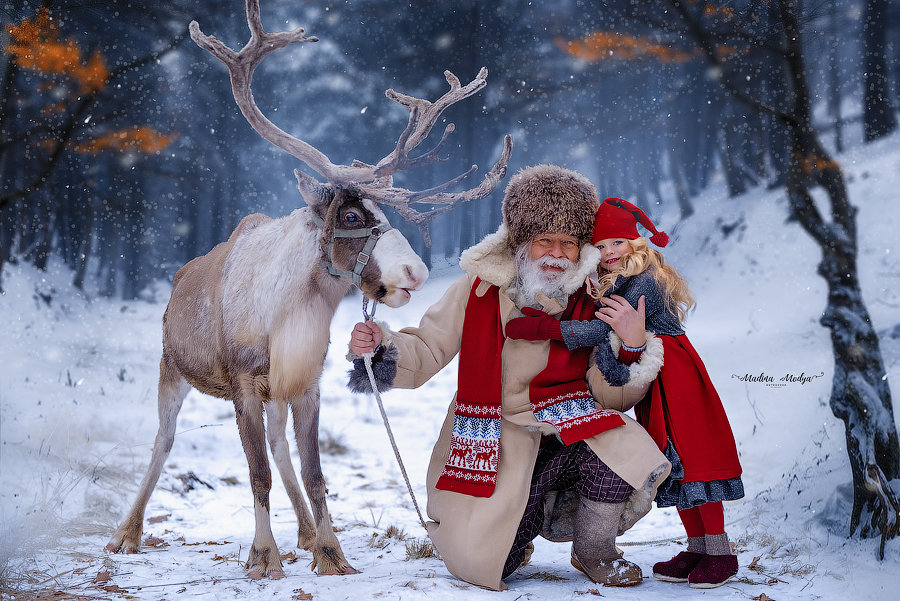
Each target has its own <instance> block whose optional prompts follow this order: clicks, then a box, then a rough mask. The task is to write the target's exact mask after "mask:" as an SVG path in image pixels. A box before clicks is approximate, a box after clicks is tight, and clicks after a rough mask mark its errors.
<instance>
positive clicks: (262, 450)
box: [234, 376, 284, 580]
mask: <svg viewBox="0 0 900 601" xmlns="http://www.w3.org/2000/svg"><path fill="white" fill-rule="evenodd" d="M237 380H238V382H237V385H236V386H234V390H235V391H236V394H235V400H234V413H235V416H236V418H237V425H238V432H239V433H240V435H241V444H242V445H243V446H244V454H245V455H246V456H247V465H248V466H249V467H250V488H251V490H252V491H253V512H254V515H255V516H256V533H255V534H254V536H253V545H252V546H251V547H250V554H249V556H248V557H247V563H246V565H244V569H246V570H247V577H248V578H251V579H253V580H259V579H260V578H262V577H263V576H269V577H270V578H272V579H278V578H284V570H283V569H282V567H281V556H280V555H279V553H278V546H277V545H276V544H275V537H274V536H273V535H272V523H271V520H270V517H269V491H270V490H271V489H272V472H271V470H270V469H269V456H268V454H267V453H266V428H265V425H264V423H263V402H262V398H261V397H260V396H259V395H257V394H256V392H255V391H254V389H253V384H252V379H251V378H250V377H249V376H248V377H246V378H242V377H240V376H239V377H238V378H237Z"/></svg>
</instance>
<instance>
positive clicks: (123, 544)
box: [104, 537, 141, 555]
mask: <svg viewBox="0 0 900 601" xmlns="http://www.w3.org/2000/svg"><path fill="white" fill-rule="evenodd" d="M138 540H139V541H140V538H138ZM104 549H105V550H106V551H109V552H110V553H125V554H127V555H134V554H135V553H140V552H141V543H140V542H137V543H135V542H128V541H127V540H126V539H124V538H122V539H119V538H118V537H113V539H112V540H111V541H109V542H108V543H106V546H105V547H104Z"/></svg>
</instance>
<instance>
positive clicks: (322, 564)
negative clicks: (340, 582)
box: [312, 547, 359, 576]
mask: <svg viewBox="0 0 900 601" xmlns="http://www.w3.org/2000/svg"><path fill="white" fill-rule="evenodd" d="M316 566H318V570H316ZM312 568H313V569H314V570H316V574H318V575H319V576H346V575H349V574H359V570H357V569H356V568H354V567H353V566H351V565H350V564H349V563H348V562H347V560H346V559H345V558H344V554H343V553H342V552H341V550H340V548H337V549H335V548H332V547H321V548H319V549H318V550H314V551H313V562H312Z"/></svg>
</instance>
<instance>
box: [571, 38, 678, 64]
mask: <svg viewBox="0 0 900 601" xmlns="http://www.w3.org/2000/svg"><path fill="white" fill-rule="evenodd" d="M555 42H556V45H557V46H559V47H560V48H562V49H563V50H564V51H565V52H567V53H569V54H571V55H572V56H574V57H577V58H580V59H582V60H586V61H588V62H597V61H602V60H609V59H620V60H632V59H637V58H653V59H656V60H658V61H660V62H664V63H674V62H687V61H689V60H691V59H692V58H694V56H693V55H690V54H688V53H686V52H682V51H680V50H674V49H672V48H669V47H667V46H663V45H662V44H657V43H654V42H651V41H649V40H647V39H644V38H639V37H635V36H631V35H626V34H622V33H616V32H612V31H595V32H594V33H592V34H590V35H588V36H587V37H584V38H582V39H580V40H564V39H561V38H557V39H556V40H555Z"/></svg>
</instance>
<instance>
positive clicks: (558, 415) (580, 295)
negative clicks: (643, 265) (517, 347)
mask: <svg viewBox="0 0 900 601" xmlns="http://www.w3.org/2000/svg"><path fill="white" fill-rule="evenodd" d="M480 283H481V280H480V279H479V278H475V283H474V284H473V285H472V290H471V292H470V293H469V301H468V303H467V304H466V315H465V318H464V320H463V330H462V341H461V346H460V352H459V376H458V378H459V385H458V390H457V397H456V412H455V416H454V419H453V432H452V434H451V436H450V455H449V457H448V458H447V463H446V465H445V466H444V471H443V472H442V473H441V476H440V478H439V479H438V482H437V485H436V486H437V488H438V489H440V490H449V491H453V492H459V493H463V494H467V495H472V496H476V497H489V496H491V494H493V492H494V486H495V485H496V483H497V469H498V467H499V465H500V417H501V404H502V388H501V386H502V381H503V376H502V374H503V360H502V351H503V341H504V337H503V331H502V327H501V320H500V289H499V288H498V287H497V286H491V287H490V288H488V290H487V292H486V293H485V294H484V296H481V297H479V296H478V295H477V294H476V293H475V290H476V289H477V288H478V285H479V284H480ZM593 316H594V303H593V299H591V297H590V296H589V295H588V294H587V293H586V291H585V289H584V287H582V288H581V289H579V290H578V292H576V293H575V294H574V295H572V297H571V298H570V299H569V305H568V307H566V310H565V311H564V312H563V315H562V319H565V320H569V319H581V320H587V319H592V318H593ZM591 351H592V349H591V348H590V347H585V348H579V349H576V350H574V351H570V350H569V349H568V348H566V345H565V343H563V342H558V341H555V340H554V341H551V342H550V353H549V356H548V359H547V366H546V367H545V368H544V370H543V371H541V373H539V374H538V375H537V376H535V378H534V379H533V380H532V381H531V383H530V384H529V386H528V396H529V399H530V400H531V408H532V411H533V412H534V414H535V417H536V418H537V419H538V420H539V421H543V422H547V423H550V424H552V425H553V426H555V427H556V428H557V429H558V430H559V435H560V438H562V441H563V442H564V443H565V444H572V443H574V442H578V441H579V440H584V439H586V438H590V437H592V436H595V435H597V434H600V433H601V432H605V431H606V430H610V429H612V428H616V427H619V426H622V425H624V424H625V421H624V420H623V419H622V417H621V416H620V415H619V414H618V413H616V412H614V411H608V410H605V409H596V408H595V407H594V398H593V396H592V395H591V392H590V390H589V389H588V387H587V383H586V382H585V379H584V378H585V374H586V373H587V369H588V362H589V360H590V356H591Z"/></svg>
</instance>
